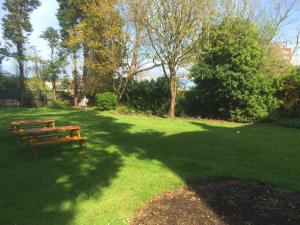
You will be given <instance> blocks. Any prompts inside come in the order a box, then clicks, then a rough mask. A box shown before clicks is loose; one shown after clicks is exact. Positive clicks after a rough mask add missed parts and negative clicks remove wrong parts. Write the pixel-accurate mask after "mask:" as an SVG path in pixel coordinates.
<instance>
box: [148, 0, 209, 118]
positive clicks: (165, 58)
mask: <svg viewBox="0 0 300 225" xmlns="http://www.w3.org/2000/svg"><path fill="white" fill-rule="evenodd" d="M213 6H214V1H205V0H204V1H199V0H151V1H150V0H149V1H148V6H147V16H146V23H147V30H148V35H149V38H150V41H151V44H152V46H153V48H154V50H155V52H156V54H157V57H158V58H159V60H160V61H161V64H162V66H163V70H164V73H165V75H166V76H167V77H168V78H169V84H170V107H169V116H170V117H174V116H175V105H176V92H177V90H176V89H177V87H176V82H177V70H178V69H179V68H180V67H183V66H185V65H190V63H191V56H192V54H191V53H192V52H193V50H194V49H195V48H197V44H198V39H199V37H200V36H201V28H202V26H203V25H204V22H205V19H206V17H209V16H211V13H212V9H213Z"/></svg>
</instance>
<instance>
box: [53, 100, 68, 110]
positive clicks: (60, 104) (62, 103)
mask: <svg viewBox="0 0 300 225" xmlns="http://www.w3.org/2000/svg"><path fill="white" fill-rule="evenodd" d="M69 106H70V101H68V100H65V99H55V100H53V102H52V104H51V108H52V109H66V108H68V107H69Z"/></svg>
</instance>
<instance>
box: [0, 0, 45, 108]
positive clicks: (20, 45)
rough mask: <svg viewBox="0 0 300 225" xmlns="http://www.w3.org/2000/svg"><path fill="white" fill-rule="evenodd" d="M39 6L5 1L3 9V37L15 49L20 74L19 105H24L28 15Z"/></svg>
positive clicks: (30, 1)
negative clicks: (4, 12) (4, 13)
mask: <svg viewBox="0 0 300 225" xmlns="http://www.w3.org/2000/svg"><path fill="white" fill-rule="evenodd" d="M39 5H40V2H39V0H5V1H4V3H3V9H4V10H5V11H6V12H7V14H6V15H5V16H4V17H3V19H2V26H3V37H4V39H6V40H8V41H10V42H11V43H12V44H13V45H14V46H15V47H16V50H17V51H16V53H14V54H13V56H14V58H15V59H16V60H17V61H18V66H19V74H20V103H21V106H23V105H24V93H25V74H24V61H25V53H24V52H25V46H24V45H25V42H26V40H27V36H28V35H29V34H30V33H31V32H32V26H31V23H30V18H29V15H30V13H31V12H32V11H33V10H34V9H36V8H37V7H38V6H39Z"/></svg>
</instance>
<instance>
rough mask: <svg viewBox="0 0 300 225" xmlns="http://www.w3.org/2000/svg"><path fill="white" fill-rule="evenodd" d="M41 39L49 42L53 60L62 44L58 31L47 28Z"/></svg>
mask: <svg viewBox="0 0 300 225" xmlns="http://www.w3.org/2000/svg"><path fill="white" fill-rule="evenodd" d="M40 37H41V38H43V39H44V40H46V41H47V42H48V45H49V48H50V49H51V58H53V54H54V50H55V49H56V48H58V47H59V42H60V35H59V33H58V31H57V30H55V29H54V28H53V27H47V28H46V30H45V31H43V33H42V35H41V36H40Z"/></svg>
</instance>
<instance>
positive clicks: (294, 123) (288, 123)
mask: <svg viewBox="0 0 300 225" xmlns="http://www.w3.org/2000/svg"><path fill="white" fill-rule="evenodd" d="M277 123H278V124H279V125H280V126H283V127H291V128H300V119H296V118H283V119H280V120H279V121H278V122H277Z"/></svg>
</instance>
